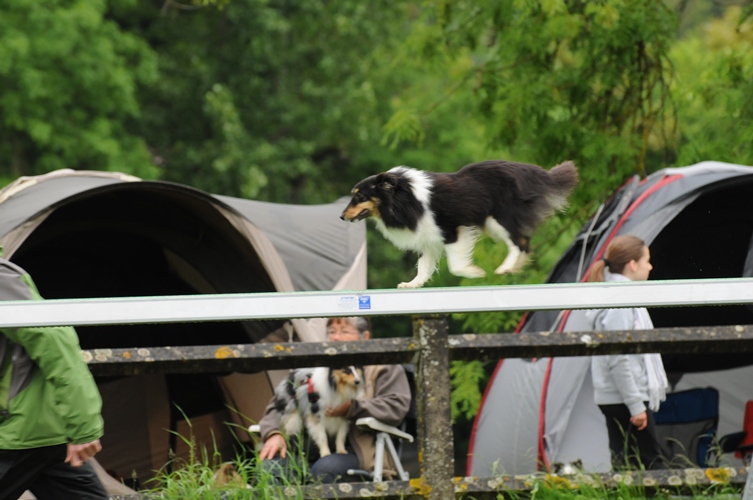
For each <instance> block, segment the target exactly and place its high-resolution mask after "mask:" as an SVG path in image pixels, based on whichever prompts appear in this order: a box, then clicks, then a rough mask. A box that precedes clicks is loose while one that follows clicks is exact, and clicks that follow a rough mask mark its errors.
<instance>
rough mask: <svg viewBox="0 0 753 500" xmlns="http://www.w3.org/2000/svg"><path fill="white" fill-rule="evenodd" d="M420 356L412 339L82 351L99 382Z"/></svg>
mask: <svg viewBox="0 0 753 500" xmlns="http://www.w3.org/2000/svg"><path fill="white" fill-rule="evenodd" d="M417 351H418V345H417V343H416V341H414V340H413V339H411V338H392V339H375V340H369V341H362V342H293V343H269V344H240V345H211V346H174V347H149V348H138V347H134V348H125V349H90V350H84V351H82V356H83V357H84V360H85V361H86V363H87V364H88V365H89V369H90V370H91V372H92V373H93V374H94V375H95V376H123V375H138V374H143V373H223V372H234V371H237V372H249V373H250V372H260V371H265V370H273V369H275V370H277V369H284V368H300V367H307V366H345V365H364V364H381V363H387V364H400V363H409V362H411V361H412V359H413V356H414V354H415V353H416V352H417Z"/></svg>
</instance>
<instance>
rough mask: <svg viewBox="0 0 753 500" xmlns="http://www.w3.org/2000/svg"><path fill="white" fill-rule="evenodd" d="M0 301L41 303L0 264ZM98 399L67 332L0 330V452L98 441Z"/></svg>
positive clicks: (16, 271) (18, 272) (14, 271)
mask: <svg viewBox="0 0 753 500" xmlns="http://www.w3.org/2000/svg"><path fill="white" fill-rule="evenodd" d="M0 300H42V297H41V296H40V295H39V292H38V291H37V288H36V286H35V285H34V283H33V282H32V280H31V277H30V276H29V275H28V274H27V273H26V272H25V271H24V270H23V269H21V268H20V267H18V266H16V265H15V264H13V263H11V262H9V261H8V260H6V259H3V258H0ZM101 410H102V399H101V397H100V395H99V391H98V389H97V386H96V384H95V382H94V377H92V375H91V372H89V368H88V367H87V366H86V363H84V361H83V359H82V357H81V347H80V345H79V342H78V336H77V335H76V331H75V330H74V329H73V328H71V327H53V328H0V449H1V450H22V449H28V448H39V447H42V446H53V445H59V444H65V443H72V444H82V443H88V442H91V441H94V440H95V439H98V438H100V437H101V436H102V434H103V430H104V422H103V420H102V414H101Z"/></svg>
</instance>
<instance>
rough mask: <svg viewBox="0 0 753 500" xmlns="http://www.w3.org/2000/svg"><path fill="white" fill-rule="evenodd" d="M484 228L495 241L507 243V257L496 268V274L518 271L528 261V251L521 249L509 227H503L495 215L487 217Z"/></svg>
mask: <svg viewBox="0 0 753 500" xmlns="http://www.w3.org/2000/svg"><path fill="white" fill-rule="evenodd" d="M484 228H485V229H486V232H487V234H488V235H489V236H490V237H491V238H492V239H493V240H494V241H504V243H505V245H507V257H505V260H503V261H502V264H500V266H499V267H498V268H497V269H495V270H494V274H507V273H517V272H518V271H520V269H521V268H522V267H523V266H524V265H525V263H526V262H527V261H528V252H526V251H524V250H521V249H520V247H518V245H516V244H515V243H514V242H513V240H512V238H511V237H510V233H509V232H508V231H507V229H505V228H504V227H502V224H500V223H499V222H497V221H496V220H495V219H494V218H493V217H488V218H487V219H486V225H485V226H484Z"/></svg>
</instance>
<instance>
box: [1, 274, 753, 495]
mask: <svg viewBox="0 0 753 500" xmlns="http://www.w3.org/2000/svg"><path fill="white" fill-rule="evenodd" d="M651 285H653V286H651ZM364 298H367V299H368V301H366V300H361V299H364ZM359 300H360V305H364V304H368V308H366V309H359V308H358V307H359ZM741 303H753V280H751V279H733V280H691V281H678V282H657V283H628V284H625V285H624V286H620V287H616V286H615V285H614V284H608V283H599V284H575V285H533V286H525V287H469V288H464V289H427V290H407V291H391V290H390V291H386V290H383V291H380V290H376V291H368V292H363V293H360V292H359V293H356V294H353V293H351V294H348V293H347V292H318V293H300V294H295V293H289V294H243V295H232V296H224V295H217V296H211V297H206V296H202V297H172V298H164V297H152V298H146V297H143V298H130V299H88V300H66V301H47V302H44V303H37V304H31V303H29V302H26V303H21V302H15V303H0V318H3V319H2V320H0V322H1V323H2V326H45V325H55V324H72V325H74V326H78V325H97V324H139V323H170V322H183V321H232V320H253V319H265V318H305V317H315V316H352V315H359V314H360V315H369V316H372V315H380V314H406V315H407V314H411V315H414V316H413V318H414V319H413V333H414V335H413V337H411V338H395V339H375V340H369V341H362V342H357V343H352V342H351V343H327V342H321V343H279V344H275V343H270V344H244V345H216V346H181V347H178V346H165V347H151V348H138V347H134V348H120V349H94V350H86V351H84V352H83V355H84V358H85V359H86V361H87V363H88V365H89V367H90V369H91V371H92V373H93V374H95V375H97V376H125V375H135V374H143V373H201V372H205V373H208V372H214V373H218V372H233V371H240V372H258V371H263V370H270V369H281V368H296V367H304V366H337V365H340V366H342V365H344V364H354V363H355V364H379V363H390V364H396V363H414V364H415V365H416V368H417V372H416V373H417V397H418V401H417V406H418V411H419V422H418V447H419V457H420V465H421V469H422V476H421V477H420V478H416V479H412V480H411V481H407V482H403V481H394V482H387V483H379V484H374V483H355V484H348V485H342V484H341V485H331V486H316V487H313V486H312V487H304V488H303V491H304V494H305V495H306V496H307V497H310V498H359V497H364V496H381V497H385V498H398V497H400V498H427V499H432V500H433V499H437V500H438V499H443V500H449V499H454V498H456V497H464V496H472V497H473V498H478V499H481V498H496V497H497V495H500V494H502V495H505V494H507V495H508V496H509V495H510V494H513V493H516V492H520V491H527V490H530V488H531V487H532V485H533V484H535V483H536V481H537V480H540V481H544V482H546V481H549V482H550V483H551V485H552V487H570V486H571V485H572V484H573V483H574V482H575V481H580V482H592V481H597V482H599V483H600V484H604V485H605V486H606V487H610V486H614V485H616V484H618V483H621V482H622V483H625V482H628V481H629V482H631V483H633V484H640V485H642V486H643V487H645V488H647V490H648V491H651V490H652V489H656V488H664V487H666V488H672V489H676V490H678V491H681V490H682V489H683V488H689V487H693V486H694V485H710V484H712V483H714V482H726V483H728V484H732V485H735V486H737V487H739V488H741V489H742V487H743V485H744V484H745V482H746V479H747V477H748V474H747V471H746V470H745V469H741V470H734V471H730V470H705V471H704V470H696V469H691V470H685V471H657V472H651V471H645V472H640V473H639V472H634V473H632V474H627V475H625V474H622V475H614V474H602V475H600V476H589V477H590V479H588V477H586V476H583V477H580V478H566V479H563V478H559V479H557V478H553V477H547V476H542V475H539V476H536V475H528V476H516V477H507V476H500V477H492V478H453V470H454V467H453V448H452V443H453V435H452V426H451V418H450V415H451V411H450V379H449V362H450V361H452V360H469V359H481V360H495V359H500V358H541V357H552V356H590V355H597V354H618V353H640V352H661V353H664V354H670V353H700V352H705V353H708V352H752V351H753V326H751V325H738V326H720V327H703V328H664V329H656V330H651V331H616V332H564V333H550V332H542V333H527V334H521V335H507V334H491V335H484V334H468V335H448V323H447V321H446V316H445V314H447V313H451V312H455V311H493V310H499V311H502V310H552V309H561V308H568V309H571V308H572V309H577V308H593V307H631V306H639V305H646V306H679V305H712V304H741ZM354 308H355V309H354ZM427 313H428V314H427ZM537 478H538V479H537ZM287 493H292V491H288V492H287ZM287 496H290V495H287Z"/></svg>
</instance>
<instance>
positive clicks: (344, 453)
mask: <svg viewBox="0 0 753 500" xmlns="http://www.w3.org/2000/svg"><path fill="white" fill-rule="evenodd" d="M337 453H339V454H340V455H347V454H348V450H346V449H345V448H343V449H342V450H337Z"/></svg>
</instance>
